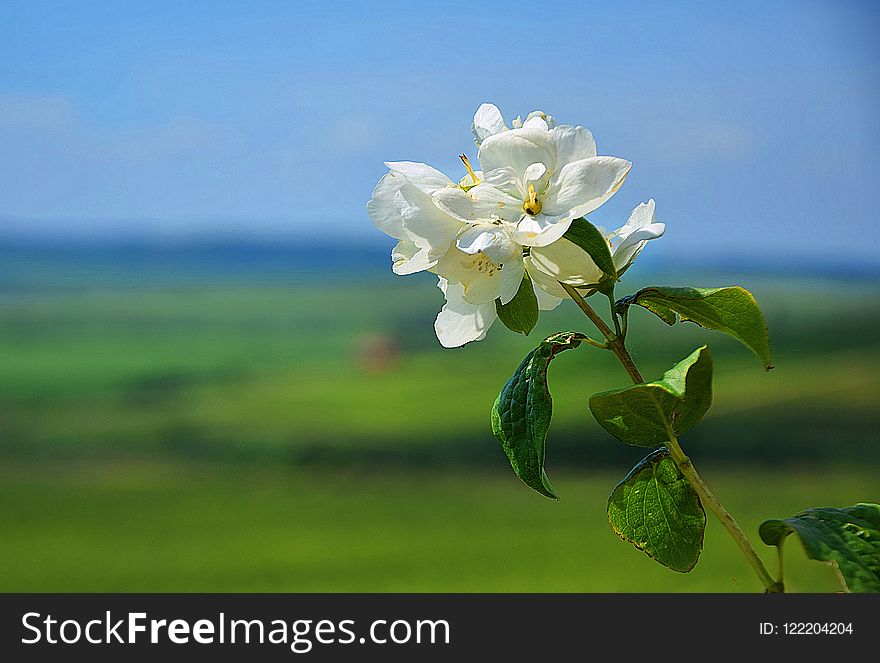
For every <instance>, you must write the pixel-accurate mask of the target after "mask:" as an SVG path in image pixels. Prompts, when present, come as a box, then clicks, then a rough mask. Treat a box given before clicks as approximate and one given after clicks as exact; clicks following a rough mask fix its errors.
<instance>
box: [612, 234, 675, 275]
mask: <svg viewBox="0 0 880 663" xmlns="http://www.w3.org/2000/svg"><path fill="white" fill-rule="evenodd" d="M665 231H666V226H665V225H664V224H662V223H652V224H650V225H647V226H644V227H643V228H639V229H638V230H636V231H635V232H633V233H630V235H629V236H628V237H627V238H626V239H625V240H623V242H622V243H621V244H620V246H618V247H617V248H616V249H615V251H614V255H613V256H612V257H613V259H614V266H615V267H616V268H617V271H618V272H622V271H623V270H624V269H626V268H627V267H629V266H630V264H631V263H632V261H633V260H635V259H636V256H638V255H639V253H641V252H642V249H643V248H645V244H646V243H647V242H648V241H649V240H652V239H657V238H658V237H660V236H662V235H663V233H664V232H665Z"/></svg>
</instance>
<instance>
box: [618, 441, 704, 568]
mask: <svg viewBox="0 0 880 663" xmlns="http://www.w3.org/2000/svg"><path fill="white" fill-rule="evenodd" d="M608 522H609V523H611V527H612V528H613V529H614V531H615V532H617V534H618V535H619V536H620V538H622V539H623V540H624V541H629V542H630V543H632V544H633V545H634V546H635V547H636V548H638V549H639V550H642V551H644V552H645V553H646V554H647V555H648V556H649V557H651V558H653V559H655V560H657V561H658V562H660V564H663V566H667V567H669V568H670V569H673V570H674V571H681V572H682V573H685V572H687V571H690V570H691V569H693V568H694V566H696V564H697V561H698V560H699V559H700V551H701V550H702V548H703V533H704V531H705V529H706V512H705V511H704V510H703V505H702V504H701V503H700V498H699V496H698V495H697V494H696V493H695V492H694V489H693V488H692V487H691V485H690V483H688V480H687V479H685V477H684V476H683V475H682V474H681V472H680V471H679V469H678V467H677V466H676V465H675V462H674V461H673V460H672V458H670V456H669V451H668V450H667V449H666V447H660V448H659V449H657V450H655V451H652V452H651V453H649V454H648V455H647V456H645V457H644V458H643V459H642V460H640V461H639V462H638V463H637V464H636V466H635V467H634V468H633V469H632V470H631V471H630V473H629V474H628V475H626V478H624V480H623V481H621V482H620V483H619V484H617V487H616V488H615V489H614V492H612V493H611V497H610V498H609V499H608Z"/></svg>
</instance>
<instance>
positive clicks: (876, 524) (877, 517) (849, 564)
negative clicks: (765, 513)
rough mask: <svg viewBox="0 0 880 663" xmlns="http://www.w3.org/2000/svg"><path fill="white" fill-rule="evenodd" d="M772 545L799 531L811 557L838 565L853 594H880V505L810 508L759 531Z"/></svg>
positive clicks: (778, 543) (774, 521) (764, 524)
mask: <svg viewBox="0 0 880 663" xmlns="http://www.w3.org/2000/svg"><path fill="white" fill-rule="evenodd" d="M758 532H759V534H760V535H761V539H762V540H763V541H764V543H766V544H767V545H768V546H778V545H780V544H781V543H782V541H783V539H785V537H787V536H788V535H789V534H791V533H792V532H797V535H798V537H800V540H801V544H802V545H803V546H804V550H805V551H806V553H807V557H809V558H810V559H815V560H817V561H822V562H834V563H835V564H837V568H838V569H840V575H841V576H843V579H844V582H846V587H847V589H848V590H849V591H851V592H880V504H865V503H863V504H856V505H855V506H848V507H845V508H843V509H834V508H830V507H826V508H819V509H807V510H806V511H801V512H800V513H799V514H797V515H795V516H794V517H792V518H786V519H785V520H775V519H774V520H765V521H764V522H763V523H761V527H760V528H759V530H758Z"/></svg>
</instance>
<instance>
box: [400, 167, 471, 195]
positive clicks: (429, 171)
mask: <svg viewBox="0 0 880 663" xmlns="http://www.w3.org/2000/svg"><path fill="white" fill-rule="evenodd" d="M385 165H386V166H388V168H389V169H390V170H393V171H394V172H396V173H400V174H401V175H403V176H404V177H405V178H406V179H407V181H408V182H409V183H410V184H413V185H414V186H416V187H418V188H419V189H421V190H422V191H424V192H425V193H432V192H434V191H436V190H437V189H440V188H442V187H444V186H449V185H451V184H453V185H454V183H453V181H452V180H451V179H449V178H448V177H446V175H444V174H443V173H441V172H440V171H439V170H437V169H436V168H432V167H431V166H429V165H427V164H424V163H416V162H415V161H388V162H386V163H385Z"/></svg>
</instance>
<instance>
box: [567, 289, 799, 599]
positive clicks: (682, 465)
mask: <svg viewBox="0 0 880 663" xmlns="http://www.w3.org/2000/svg"><path fill="white" fill-rule="evenodd" d="M560 285H561V286H562V287H563V288H564V289H565V291H566V292H567V293H568V295H569V296H570V297H571V298H572V299H573V300H574V302H575V304H577V305H578V307H579V308H580V309H581V310H582V311H583V312H584V313H585V314H586V316H587V317H588V318H589V319H590V320H591V321H592V323H593V324H594V325H596V327H597V328H598V329H599V331H600V332H602V335H603V336H604V337H605V338H606V339H607V341H608V342H607V344H606V345H607V347H608V349H609V350H611V351H612V352H614V354H615V355H616V356H617V358H618V360H620V363H621V365H622V366H623V368H624V369H625V370H626V372H627V373H628V374H629V376H630V378H631V379H632V381H633V382H634V383H635V384H641V383H643V382H644V381H645V379H644V378H643V377H642V374H641V372H640V371H639V369H638V367H637V366H636V364H635V362H634V361H633V358H632V356H631V355H630V354H629V351H628V350H627V348H626V344H625V342H624V339H623V338H622V336H621V335H620V334H619V333H618V334H617V335H615V334H614V332H612V331H611V328H610V327H609V326H608V325H607V324H605V321H604V320H603V319H602V318H601V317H600V316H599V314H598V313H596V311H595V310H594V309H593V307H592V306H590V305H589V304H588V303H587V301H586V299H584V298H583V297H582V296H581V294H580V293H579V292H578V291H577V290H576V289H575V288H573V287H572V286H570V285H568V284H567V283H562V282H561V281H560ZM609 300H610V301H611V315H612V317H613V318H614V322H615V327H616V328H617V329H620V323H619V322H618V321H617V313H616V311H615V310H614V296H613V295H610V296H609ZM666 447H667V449H669V455H670V456H671V457H672V460H673V461H674V462H675V464H676V466H677V467H678V469H679V471H680V472H681V473H682V475H683V476H684V477H685V478H686V479H687V480H688V483H690V484H691V487H692V488H693V489H694V491H695V492H696V493H697V495H699V496H700V499H701V500H702V502H703V504H705V505H706V506H707V507H708V508H709V510H710V511H711V512H712V513H713V514H714V515H715V517H716V518H718V520H719V521H720V522H721V524H722V525H723V526H724V528H725V529H726V530H727V531H728V533H729V534H730V536H731V537H733V540H734V541H735V542H736V544H737V545H738V546H739V548H740V550H742V553H743V555H744V556H745V558H746V560H747V561H748V562H749V564H751V566H752V568H753V569H754V570H755V573H756V574H757V576H758V579H759V580H760V581H761V583H762V584H763V585H764V588H765V591H766V592H767V593H780V592H783V591H785V589H784V586H783V584H782V562H781V560H780V566H779V580H778V581H776V580H774V579H773V577H772V576H771V575H770V573H769V572H768V571H767V568H766V567H765V566H764V563H763V562H762V561H761V558H760V557H758V553H757V552H756V551H755V548H754V547H753V546H752V543H751V541H749V538H748V537H747V536H746V534H745V532H743V530H742V528H741V527H740V526H739V524H738V523H737V522H736V520H735V519H734V517H733V516H732V515H730V512H729V511H727V509H725V508H724V506H723V505H722V504H721V502H719V501H718V498H717V497H715V495H714V494H713V493H712V491H711V490H709V486H707V485H706V482H705V481H703V478H702V477H701V476H700V475H699V473H698V472H697V470H696V468H695V467H694V466H693V463H691V460H690V458H688V457H687V455H685V453H684V451H683V450H682V448H681V445H679V443H678V439H677V438H676V437H675V435H672V434H671V433H670V435H669V440H668V441H667V443H666Z"/></svg>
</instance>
